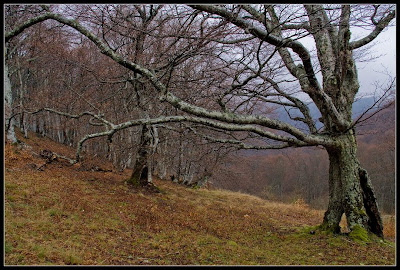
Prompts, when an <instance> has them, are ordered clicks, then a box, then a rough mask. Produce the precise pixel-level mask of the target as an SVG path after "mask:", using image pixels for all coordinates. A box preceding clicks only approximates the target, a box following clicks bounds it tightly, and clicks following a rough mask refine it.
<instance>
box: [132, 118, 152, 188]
mask: <svg viewBox="0 0 400 270" xmlns="http://www.w3.org/2000/svg"><path fill="white" fill-rule="evenodd" d="M151 140H152V136H151V132H150V128H149V127H148V126H147V125H143V126H142V135H141V138H140V145H139V150H138V152H137V154H136V160H135V165H134V167H133V172H132V175H131V177H130V178H129V179H128V180H127V183H128V184H131V185H134V186H146V185H147V184H148V183H149V182H148V176H147V174H148V173H149V169H148V159H149V156H150V151H151V147H152V146H151Z"/></svg>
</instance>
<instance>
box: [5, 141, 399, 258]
mask: <svg viewBox="0 0 400 270" xmlns="http://www.w3.org/2000/svg"><path fill="white" fill-rule="evenodd" d="M24 141H25V142H26V143H27V144H28V145H29V146H30V147H29V148H26V147H25V148H22V149H21V148H18V147H15V146H11V145H9V144H6V145H5V183H4V186H5V264H6V265H20V264H29V265H31V264H35V265H42V264H52V265H54V264H57V265H58V264H61V265H64V264H83V265H89V264H90V265H127V264H128V265H138V264H152V265H159V264H167V265H176V264H178V265H182V264H189V265H198V264H201V265H203V264H211V265H253V264H254V265H255V264H257V265H259V264H261V265H331V264H340V265H359V264H365V265H368V264H379V265H386V264H390V265H393V264H395V247H394V246H395V245H394V242H392V241H394V239H393V238H394V219H393V217H392V218H386V219H385V220H386V223H387V224H386V231H385V233H386V237H387V239H388V240H390V241H384V242H382V241H378V240H377V241H372V242H370V243H367V244H365V243H364V244H363V243H358V242H354V241H351V240H350V239H348V238H347V237H345V236H327V235H324V234H321V233H316V234H314V235H311V234H310V233H309V230H310V229H309V228H308V229H305V228H307V227H305V226H314V225H317V224H319V223H320V222H321V219H322V215H323V212H321V211H316V210H312V209H309V208H308V207H306V206H304V205H288V204H279V203H274V202H269V201H265V200H262V199H259V198H257V197H254V196H250V195H246V194H241V193H234V192H229V191H223V190H206V189H200V190H193V189H189V188H185V187H183V186H179V185H176V184H173V183H172V182H169V181H168V182H167V181H161V180H157V179H156V180H155V184H156V185H157V186H159V187H160V188H161V190H162V191H163V192H162V193H159V194H147V193H145V192H140V191H137V190H132V189H130V188H128V187H127V186H126V185H125V184H124V179H126V178H127V177H128V175H129V172H124V173H115V172H97V171H92V170H91V168H92V167H93V166H94V165H98V166H100V167H102V168H106V167H107V166H108V168H111V165H109V164H107V163H105V162H104V161H101V160H95V159H92V160H88V161H86V162H84V163H83V164H80V165H74V166H69V165H68V164H67V163H66V162H63V161H58V162H54V163H52V164H49V165H47V166H46V167H45V168H44V171H38V170H37V169H36V168H37V167H39V166H40V165H41V164H43V163H44V161H43V160H42V159H40V157H38V156H37V155H35V153H39V151H40V149H49V150H52V151H54V152H57V153H58V154H63V155H68V156H71V157H72V156H73V151H74V150H73V149H71V148H68V147H66V146H62V145H59V144H56V143H54V142H52V141H50V140H48V139H39V138H37V137H35V136H34V135H31V139H28V140H24Z"/></svg>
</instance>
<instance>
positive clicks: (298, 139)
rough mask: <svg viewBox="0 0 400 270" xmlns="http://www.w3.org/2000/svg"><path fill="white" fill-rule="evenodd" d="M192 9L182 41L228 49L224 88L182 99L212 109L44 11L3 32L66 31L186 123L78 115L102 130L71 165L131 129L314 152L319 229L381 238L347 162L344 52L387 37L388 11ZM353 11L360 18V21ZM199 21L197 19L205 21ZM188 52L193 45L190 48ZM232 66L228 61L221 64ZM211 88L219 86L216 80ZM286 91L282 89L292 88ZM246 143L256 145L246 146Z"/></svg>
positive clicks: (371, 198)
mask: <svg viewBox="0 0 400 270" xmlns="http://www.w3.org/2000/svg"><path fill="white" fill-rule="evenodd" d="M191 7H192V8H193V9H194V11H192V13H191V14H189V17H186V18H196V17H198V16H199V17H201V16H203V17H202V18H203V19H202V21H201V24H200V25H199V26H198V29H197V30H198V31H197V32H192V33H191V37H188V36H187V35H186V36H182V38H184V39H185V40H188V41H190V40H202V41H207V42H208V43H209V44H215V45H214V46H220V44H222V45H230V46H231V47H230V48H231V51H230V52H231V53H230V54H229V53H226V51H225V52H224V53H225V56H222V55H220V59H221V63H223V62H225V63H226V65H227V67H228V69H229V70H230V73H229V72H227V73H226V74H227V75H228V76H227V77H229V75H234V77H233V80H231V81H227V80H225V81H220V82H215V80H212V78H210V79H209V80H206V81H205V83H203V84H196V85H192V86H191V87H188V91H187V92H188V93H190V94H196V93H201V95H204V96H207V99H208V100H210V98H212V97H216V100H215V102H214V103H213V102H207V104H206V103H202V102H201V100H200V101H199V100H193V99H191V98H190V95H189V97H187V96H186V97H185V95H183V93H180V94H181V95H180V97H178V96H177V93H178V92H177V91H173V90H174V88H173V87H170V84H168V83H167V82H165V81H164V80H162V79H161V78H160V75H159V74H158V73H157V72H156V71H155V70H154V69H153V68H152V67H150V66H148V67H146V64H141V63H138V62H135V61H134V60H129V59H128V58H127V57H126V56H125V55H124V54H123V53H120V52H118V51H117V50H114V49H113V48H111V47H110V45H109V44H107V43H106V42H105V41H104V40H103V39H102V38H100V37H99V36H98V35H96V34H95V33H94V32H92V31H90V30H89V29H88V28H87V27H85V26H84V25H83V24H81V23H79V22H78V21H77V20H74V19H69V18H66V17H65V16H63V15H62V14H57V13H53V12H50V11H49V9H48V12H46V13H44V14H42V15H39V16H36V17H34V18H32V19H29V20H27V21H25V22H24V23H22V24H21V25H19V26H17V27H15V28H14V29H13V30H11V31H9V32H6V34H5V40H6V42H8V41H9V40H11V38H13V37H15V36H16V35H18V34H20V33H22V32H23V31H24V29H26V28H28V27H30V26H32V25H34V24H36V23H39V22H43V21H45V20H49V19H51V20H55V21H57V22H59V23H62V24H64V25H67V26H70V27H72V28H73V29H75V30H77V31H78V32H80V33H81V34H82V35H84V36H86V37H87V38H88V39H89V40H91V41H92V42H93V43H94V44H95V45H96V46H97V47H98V49H99V50H100V52H101V53H102V54H104V55H106V56H108V57H109V58H111V59H112V60H113V61H115V62H116V63H118V64H119V65H121V66H123V67H125V68H127V69H129V70H130V71H133V72H134V73H137V74H139V75H140V76H142V77H144V78H146V79H147V80H148V82H150V84H151V85H152V86H153V87H154V89H156V90H157V91H158V95H159V99H160V101H161V102H167V103H168V104H170V105H172V106H173V107H175V108H176V109H179V110H180V111H181V112H183V113H185V114H183V113H182V114H181V115H174V116H161V117H156V118H150V119H149V118H142V119H137V120H131V121H127V122H124V123H121V124H113V123H111V122H110V121H108V120H106V119H105V118H104V117H103V116H101V115H96V114H93V113H92V114H90V113H87V115H91V116H92V117H93V118H95V119H97V120H98V121H99V122H100V123H102V125H103V126H104V128H105V130H104V131H103V132H99V133H95V134H91V135H87V136H85V137H84V138H83V139H82V140H81V141H80V143H79V144H78V152H77V158H78V157H79V153H80V149H81V146H82V144H83V142H85V141H86V140H88V139H90V138H94V137H100V136H112V135H113V134H114V133H116V132H117V131H119V130H122V129H125V128H128V127H132V126H135V125H154V124H160V123H168V122H182V121H184V122H192V123H197V124H201V125H205V126H209V127H211V128H214V129H218V130H225V131H235V132H238V131H240V132H246V134H251V135H252V137H253V138H250V139H251V140H248V139H249V137H243V136H242V137H241V136H239V135H232V134H228V135H227V136H222V137H220V136H217V135H219V134H221V133H220V132H217V133H215V135H216V136H209V135H207V136H206V138H207V139H208V140H211V141H214V142H220V143H225V144H233V145H237V146H239V147H240V148H247V149H282V148H287V147H304V146H317V145H319V146H322V147H324V148H325V149H326V151H327V153H328V155H329V160H330V168H329V197H330V199H329V205H328V209H327V211H326V213H325V216H324V220H323V224H322V226H321V228H322V229H324V230H328V231H332V232H339V231H340V227H339V222H340V220H341V217H342V215H343V213H344V214H345V215H346V217H347V221H348V225H349V228H350V230H351V231H357V230H366V231H368V232H371V233H374V234H376V235H378V236H380V237H383V232H382V230H383V224H382V220H381V216H380V213H379V210H378V207H377V204H376V199H375V195H374V192H373V189H372V186H371V182H370V179H369V177H368V174H367V172H366V171H365V170H364V169H363V168H362V167H361V165H360V163H359V161H358V159H357V156H356V153H357V143H356V140H355V126H354V125H355V123H354V122H353V120H352V114H351V112H352V104H353V102H354V98H355V95H356V94H357V92H358V88H359V82H358V78H357V68H356V64H355V59H354V56H353V51H354V50H357V49H359V48H362V47H363V46H366V45H368V44H369V43H370V42H371V41H373V40H374V39H375V38H376V37H377V36H378V35H379V33H381V32H382V31H383V29H385V28H386V27H388V25H389V23H390V22H391V21H392V20H393V18H394V17H395V10H394V8H393V6H389V5H381V6H373V8H372V9H371V8H369V7H368V6H365V8H364V9H362V6H358V5H354V6H350V5H341V6H331V5H330V6H323V5H305V6H304V7H303V6H297V5H296V6H289V7H287V6H280V5H263V6H250V5H226V6H221V5H207V6H204V5H192V6H191ZM177 9H179V12H183V13H184V14H185V13H186V14H188V12H189V10H190V9H188V8H187V7H183V6H177ZM360 10H362V11H363V12H359V11H360ZM200 11H202V12H205V15H204V14H203V15H202V14H201V13H200ZM210 15H212V16H210ZM360 23H361V24H362V26H364V27H365V25H364V24H365V23H368V25H369V26H370V27H371V32H370V34H368V35H367V36H366V37H364V38H361V39H359V40H353V41H351V39H350V37H351V26H357V24H360ZM213 27H214V28H215V27H217V29H219V28H221V29H224V30H225V31H226V33H232V34H231V35H229V34H227V35H226V38H223V39H222V40H221V39H216V38H215V37H211V36H208V37H207V36H206V35H205V32H206V33H207V31H204V30H205V29H212V28H213ZM227 30H232V31H227ZM304 35H308V36H309V37H312V38H313V40H314V42H315V44H316V49H317V52H316V58H313V57H312V54H311V53H310V51H309V50H308V49H307V48H306V47H305V46H304V45H303V44H302V43H301V42H300V38H301V37H303V36H304ZM243 42H250V43H249V44H253V45H254V47H253V48H254V49H253V50H251V51H250V52H249V51H246V46H243ZM251 42H253V43H251ZM189 45H190V46H198V45H199V44H193V43H190V42H189ZM201 45H204V44H201ZM222 47H223V46H222ZM222 47H218V48H222ZM235 55H236V56H235ZM193 57H195V55H190V54H186V57H185V58H184V60H186V59H189V58H190V59H191V58H193ZM231 57H233V59H235V60H234V61H229V60H228V59H229V58H231ZM177 59H178V60H179V58H176V57H175V62H174V61H173V62H174V63H175V64H176V63H177V62H179V61H177ZM183 62H184V61H182V62H179V64H181V63H183ZM219 70H220V71H221V70H222V69H219ZM275 70H276V71H275ZM285 71H286V74H287V73H289V74H290V76H291V77H290V79H288V77H287V75H286V77H285V76H284V75H285ZM316 72H321V73H322V86H321V84H320V82H319V81H318V80H317V76H316ZM214 78H218V74H215V77H214ZM207 82H213V83H211V84H207ZM285 83H289V84H290V83H291V87H288V86H287V85H286V84H285ZM293 85H294V86H293ZM195 91H196V92H195ZM296 92H297V93H298V92H302V93H304V94H306V95H308V96H309V97H310V98H311V100H312V102H313V103H314V104H315V105H316V106H317V108H318V110H319V111H320V113H321V115H322V117H321V118H320V121H321V122H322V124H323V126H324V128H323V129H322V130H318V129H317V128H316V119H312V117H311V115H310V112H309V108H308V106H307V104H306V102H304V101H302V100H301V99H300V98H299V97H298V96H296ZM256 101H257V102H258V103H260V102H262V103H263V104H276V105H279V106H285V107H292V108H294V109H296V110H298V111H299V112H300V113H301V115H302V116H301V117H293V120H296V121H298V122H300V123H304V125H305V126H304V125H303V126H295V125H292V124H289V123H285V122H282V121H279V120H275V119H272V118H271V117H267V116H264V115H262V113H260V112H254V110H252V108H253V106H254V103H255V102H256ZM218 106H219V107H218ZM246 112H247V113H246ZM251 112H253V114H250V113H251ZM240 134H242V133H240ZM232 136H233V137H232ZM254 137H257V138H258V142H257V143H255V144H253V142H254Z"/></svg>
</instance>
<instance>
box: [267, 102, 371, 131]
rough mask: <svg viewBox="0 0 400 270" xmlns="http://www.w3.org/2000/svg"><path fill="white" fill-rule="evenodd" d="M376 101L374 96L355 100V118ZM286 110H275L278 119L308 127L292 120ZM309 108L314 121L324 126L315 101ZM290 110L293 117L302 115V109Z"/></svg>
mask: <svg viewBox="0 0 400 270" xmlns="http://www.w3.org/2000/svg"><path fill="white" fill-rule="evenodd" d="M374 102H375V99H374V97H364V98H360V99H358V100H356V102H354V104H353V111H352V113H353V119H354V118H356V117H358V116H359V115H360V114H361V113H363V112H364V111H365V110H367V109H368V108H370V107H371V106H372V105H373V104H374ZM287 109H288V108H287ZM287 109H286V110H287ZM286 110H285V108H283V107H280V108H278V109H277V110H276V111H275V113H276V116H277V119H279V120H281V121H284V122H286V123H290V124H292V125H295V126H298V127H303V128H306V126H305V124H304V123H299V122H298V121H294V120H291V119H290V117H289V116H288V114H287V112H286ZM309 110H310V114H311V117H312V119H314V121H315V122H316V127H317V129H319V128H321V127H322V126H323V124H322V123H321V122H320V121H319V120H318V119H319V118H320V117H321V113H320V112H319V110H318V109H317V107H316V106H315V104H314V103H311V104H310V105H309ZM373 111H374V110H371V112H373ZM289 112H290V115H291V116H292V117H300V116H302V115H301V113H300V111H299V110H297V109H296V110H294V109H290V110H289Z"/></svg>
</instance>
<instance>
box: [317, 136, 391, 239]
mask: <svg viewBox="0 0 400 270" xmlns="http://www.w3.org/2000/svg"><path fill="white" fill-rule="evenodd" d="M336 141H337V146H336V147H330V148H327V151H328V154H329V162H330V164H329V166H330V167H329V205H328V209H327V211H326V212H325V215H324V220H323V223H322V225H321V227H322V228H323V229H325V230H329V231H332V232H334V233H339V232H340V226H339V223H340V221H341V218H342V215H343V214H345V215H346V218H347V224H348V227H349V229H350V231H353V230H354V229H355V228H356V227H357V226H358V227H359V228H360V227H361V228H363V229H365V230H366V231H368V232H372V233H374V234H376V235H377V236H379V237H383V225H382V219H381V216H380V213H379V210H378V205H377V202H376V198H375V195H374V192H373V189H372V186H371V183H370V180H369V178H368V174H367V173H366V171H365V170H364V169H362V168H361V167H360V164H359V162H358V159H357V156H356V155H357V143H356V141H355V136H354V135H353V132H349V134H346V135H341V136H339V137H338V138H336Z"/></svg>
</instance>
